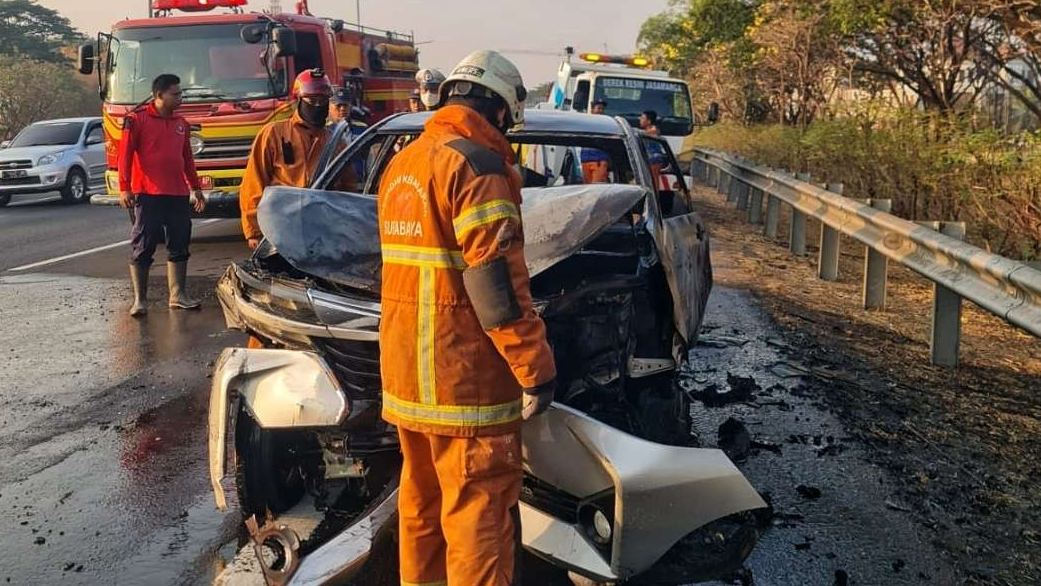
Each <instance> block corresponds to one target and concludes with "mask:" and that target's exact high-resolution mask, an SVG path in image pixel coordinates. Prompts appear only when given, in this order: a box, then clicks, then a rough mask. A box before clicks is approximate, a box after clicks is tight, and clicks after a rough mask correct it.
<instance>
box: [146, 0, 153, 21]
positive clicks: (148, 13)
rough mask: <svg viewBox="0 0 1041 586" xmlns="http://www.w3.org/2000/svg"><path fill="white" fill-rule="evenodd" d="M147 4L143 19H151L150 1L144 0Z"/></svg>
mask: <svg viewBox="0 0 1041 586" xmlns="http://www.w3.org/2000/svg"><path fill="white" fill-rule="evenodd" d="M145 2H146V3H147V4H148V8H146V9H145V17H146V18H152V0H145Z"/></svg>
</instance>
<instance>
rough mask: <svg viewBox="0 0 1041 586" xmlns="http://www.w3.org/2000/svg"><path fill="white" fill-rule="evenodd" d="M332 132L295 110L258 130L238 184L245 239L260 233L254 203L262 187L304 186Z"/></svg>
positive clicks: (258, 200)
mask: <svg viewBox="0 0 1041 586" xmlns="http://www.w3.org/2000/svg"><path fill="white" fill-rule="evenodd" d="M331 136H332V129H331V128H330V127H325V128H320V129H315V128H311V127H310V126H308V125H307V124H305V123H304V121H303V120H302V119H301V118H300V115H299V114H297V113H296V112H294V113H293V117H292V118H290V119H289V120H282V121H280V122H272V123H270V124H268V125H267V126H265V127H264V128H262V129H261V130H260V132H259V133H257V137H256V138H255V139H254V140H253V149H252V150H251V151H250V154H249V161H248V162H247V163H246V171H245V174H244V175H243V176H242V186H241V187H239V209H240V210H241V211H242V234H243V235H244V236H245V237H246V239H247V240H249V239H252V238H261V237H262V234H261V233H260V225H259V224H258V223H257V206H259V205H260V196H261V194H263V192H264V188H265V187H268V186H271V185H287V186H291V187H307V182H308V181H309V180H310V179H311V178H312V176H313V175H314V172H315V167H317V165H318V160H319V159H320V158H321V156H322V150H323V149H325V145H326V143H328V142H329V138H330V137H331Z"/></svg>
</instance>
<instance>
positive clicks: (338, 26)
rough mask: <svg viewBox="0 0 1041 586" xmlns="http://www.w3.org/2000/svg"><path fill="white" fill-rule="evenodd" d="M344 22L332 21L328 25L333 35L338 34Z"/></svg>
mask: <svg viewBox="0 0 1041 586" xmlns="http://www.w3.org/2000/svg"><path fill="white" fill-rule="evenodd" d="M343 27H344V22H343V21H342V20H340V19H336V20H333V21H332V22H330V23H329V28H331V29H333V32H334V33H338V32H340V31H342V30H343Z"/></svg>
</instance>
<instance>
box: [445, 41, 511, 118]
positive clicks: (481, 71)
mask: <svg viewBox="0 0 1041 586" xmlns="http://www.w3.org/2000/svg"><path fill="white" fill-rule="evenodd" d="M489 93H490V94H494V95H497V96H499V97H500V98H502V99H503V101H504V102H506V108H507V110H508V115H509V117H510V121H512V123H513V124H512V125H511V126H516V125H520V124H523V123H524V100H525V99H526V98H527V97H528V91H527V90H526V89H524V80H523V79H521V74H520V71H518V70H517V66H516V65H514V64H513V63H512V62H511V61H510V60H509V59H507V58H505V57H503V56H502V55H500V54H499V53H496V52H495V51H474V52H473V53H470V54H469V55H467V56H466V57H465V58H464V59H463V60H462V61H460V62H459V64H458V65H456V66H455V69H453V70H452V73H451V74H449V76H448V78H447V79H445V81H444V83H442V84H441V92H440V95H441V103H442V104H443V103H445V102H446V101H447V100H448V97H449V96H459V95H462V96H465V95H477V96H480V95H484V96H488V95H489Z"/></svg>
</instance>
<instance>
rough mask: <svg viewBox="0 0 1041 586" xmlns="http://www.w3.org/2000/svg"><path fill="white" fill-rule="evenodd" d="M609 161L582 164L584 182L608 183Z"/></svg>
mask: <svg viewBox="0 0 1041 586" xmlns="http://www.w3.org/2000/svg"><path fill="white" fill-rule="evenodd" d="M607 171H608V170H607V161H591V162H588V163H582V181H584V182H586V183H587V184H588V183H607V178H608V175H607Z"/></svg>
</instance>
